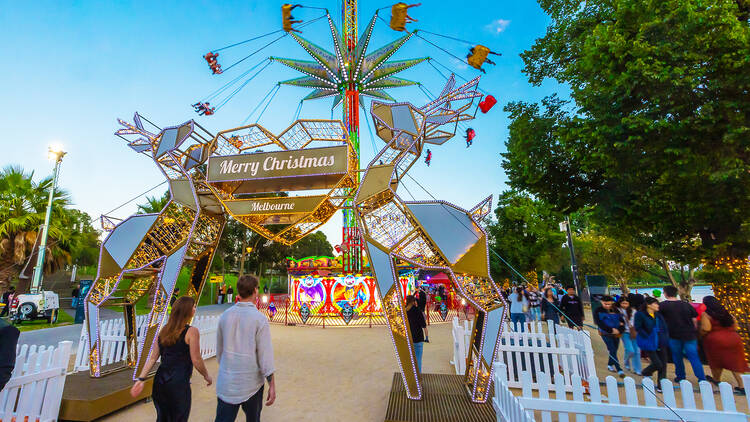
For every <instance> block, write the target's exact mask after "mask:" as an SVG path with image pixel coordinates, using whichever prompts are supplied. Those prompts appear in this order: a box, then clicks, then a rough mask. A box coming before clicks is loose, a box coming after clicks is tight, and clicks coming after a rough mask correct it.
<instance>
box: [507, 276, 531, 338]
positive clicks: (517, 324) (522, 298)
mask: <svg viewBox="0 0 750 422" xmlns="http://www.w3.org/2000/svg"><path fill="white" fill-rule="evenodd" d="M508 303H509V304H510V322H511V325H512V326H513V329H514V331H521V332H524V330H525V327H524V325H525V324H526V311H527V310H528V307H529V301H528V300H527V299H526V294H524V291H523V288H522V287H516V291H515V292H514V293H511V294H510V295H508Z"/></svg>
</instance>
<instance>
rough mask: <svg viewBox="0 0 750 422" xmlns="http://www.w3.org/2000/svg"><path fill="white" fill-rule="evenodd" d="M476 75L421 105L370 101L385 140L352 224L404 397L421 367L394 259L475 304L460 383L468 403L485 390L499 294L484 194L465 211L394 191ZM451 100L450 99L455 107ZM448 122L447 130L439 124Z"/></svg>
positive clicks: (437, 140) (468, 95) (462, 106)
mask: <svg viewBox="0 0 750 422" xmlns="http://www.w3.org/2000/svg"><path fill="white" fill-rule="evenodd" d="M477 83H478V79H475V80H473V81H470V82H468V83H466V84H464V85H462V86H460V87H458V88H455V89H454V86H453V85H454V82H453V78H451V79H450V80H449V83H448V85H446V87H445V89H444V90H443V92H442V93H441V94H440V96H439V97H438V99H436V100H435V101H433V102H431V103H429V104H427V105H425V106H424V107H421V108H416V107H414V106H413V105H411V104H409V103H396V104H393V103H380V102H373V105H372V109H371V114H372V117H373V121H374V123H375V127H376V130H377V133H378V136H380V137H381V138H382V139H383V140H384V141H385V142H386V144H387V145H386V146H385V147H384V148H383V149H382V150H381V151H380V152H379V153H378V154H377V155H376V156H375V158H374V159H373V160H372V162H371V163H370V165H369V166H368V167H367V169H366V172H365V175H364V177H363V179H362V182H361V185H360V187H359V190H358V192H357V195H356V197H355V201H354V202H355V207H356V212H357V217H358V222H359V224H360V227H361V229H362V233H363V236H364V240H365V245H366V247H367V252H368V256H369V258H370V263H371V265H372V268H373V271H374V273H375V277H376V279H377V282H378V288H379V290H380V293H381V297H382V303H383V310H384V313H385V315H386V318H387V321H388V325H389V328H390V331H391V338H392V340H393V343H394V346H395V348H396V357H397V360H398V363H399V366H400V368H401V374H402V376H403V382H404V386H405V388H406V391H407V395H408V396H409V398H412V399H421V398H422V386H421V373H420V370H419V368H418V367H417V365H416V364H415V362H414V345H413V344H412V338H411V334H410V330H409V322H408V319H407V318H406V317H405V316H406V313H405V309H404V306H403V304H404V298H403V297H401V293H400V289H399V288H398V287H397V283H396V280H398V274H397V272H396V268H397V262H398V261H399V260H400V261H405V262H409V263H410V264H412V265H414V266H416V267H419V268H423V269H428V270H440V271H443V272H444V273H445V274H447V275H448V277H449V278H450V279H451V282H452V284H453V286H454V288H455V289H456V291H457V292H459V294H460V295H461V296H463V297H464V298H465V299H466V300H467V301H468V302H469V303H471V304H472V305H473V306H474V308H475V309H476V311H477V313H476V316H475V318H474V325H473V331H472V339H471V349H470V352H469V362H468V364H467V370H466V374H465V383H466V385H467V386H468V389H469V392H470V394H471V399H472V400H473V401H476V402H485V401H486V400H487V398H488V395H489V387H490V383H491V379H492V378H491V373H492V362H493V361H494V359H495V353H496V346H497V342H498V339H499V338H500V331H501V326H502V321H503V319H504V316H505V315H504V310H505V307H504V306H503V305H504V300H503V298H502V296H501V295H500V290H499V289H498V287H497V286H496V285H495V283H494V282H493V281H492V278H491V277H490V274H489V256H488V248H487V234H486V233H485V232H484V230H483V229H482V227H481V226H480V225H479V222H480V220H481V219H482V218H484V217H485V216H486V215H487V214H488V213H489V211H490V198H487V199H485V200H484V201H482V202H481V203H480V204H479V205H478V206H477V207H475V208H474V209H472V210H471V211H466V210H463V209H461V208H459V207H457V206H455V205H453V204H450V203H448V202H444V201H420V202H407V201H404V200H402V199H401V198H400V197H399V196H398V194H397V193H396V190H397V188H398V184H399V182H400V180H401V178H403V177H404V175H405V174H406V172H407V171H408V170H409V169H410V168H411V166H412V165H413V164H414V162H415V161H416V160H418V159H419V157H420V156H421V154H422V150H423V147H424V144H425V143H432V144H443V143H444V142H446V141H448V140H449V139H450V138H451V137H453V136H454V135H455V127H456V125H457V124H458V122H460V121H464V120H470V119H472V118H473V116H472V115H470V114H466V113H464V112H465V111H467V110H468V109H469V108H470V106H471V105H472V103H473V99H474V98H477V97H480V96H481V95H480V94H478V93H477V91H476V90H475V87H476V84H477ZM451 103H453V104H454V105H455V104H458V107H457V108H456V109H452V108H451ZM448 125H452V127H453V131H452V132H448V131H445V130H442V129H441V128H443V127H446V126H448Z"/></svg>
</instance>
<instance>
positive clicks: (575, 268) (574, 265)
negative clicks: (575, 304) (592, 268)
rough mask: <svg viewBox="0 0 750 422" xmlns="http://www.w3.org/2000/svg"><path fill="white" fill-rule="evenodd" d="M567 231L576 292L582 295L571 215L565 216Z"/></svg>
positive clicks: (579, 295)
mask: <svg viewBox="0 0 750 422" xmlns="http://www.w3.org/2000/svg"><path fill="white" fill-rule="evenodd" d="M565 231H566V232H567V233H568V249H569V250H570V269H571V271H573V284H575V288H576V294H577V295H578V297H581V291H580V290H578V286H579V284H578V263H576V252H575V250H574V249H573V235H572V234H571V231H570V216H569V215H566V216H565Z"/></svg>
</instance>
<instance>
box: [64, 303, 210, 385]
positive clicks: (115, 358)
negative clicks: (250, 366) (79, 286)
mask: <svg viewBox="0 0 750 422" xmlns="http://www.w3.org/2000/svg"><path fill="white" fill-rule="evenodd" d="M147 323H148V315H139V316H137V317H136V319H135V324H136V330H137V331H136V333H137V336H138V341H139V342H141V341H143V337H144V336H145V335H146V330H145V327H146V324H147ZM192 325H193V326H195V327H197V328H198V330H199V331H200V334H201V355H202V356H203V358H204V359H207V358H210V357H213V356H216V329H217V327H218V325H219V315H209V316H197V317H195V318H194V319H193V323H192ZM99 327H100V330H101V333H102V335H101V342H102V343H101V350H102V354H101V356H102V363H101V364H102V366H105V365H111V364H113V363H119V362H122V361H124V360H126V359H127V347H126V344H125V342H126V339H125V321H124V320H123V319H122V318H115V319H108V320H103V321H101V322H100V323H99ZM74 370H75V371H76V372H77V371H88V370H89V337H88V331H87V330H86V326H85V325H84V326H82V327H81V337H80V340H79V342H78V351H77V352H76V363H75V369H74Z"/></svg>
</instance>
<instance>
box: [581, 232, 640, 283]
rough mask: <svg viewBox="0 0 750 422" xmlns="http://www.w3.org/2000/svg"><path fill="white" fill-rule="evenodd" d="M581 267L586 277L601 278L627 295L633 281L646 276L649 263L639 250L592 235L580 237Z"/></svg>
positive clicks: (594, 233)
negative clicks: (601, 276) (610, 282)
mask: <svg viewBox="0 0 750 422" xmlns="http://www.w3.org/2000/svg"><path fill="white" fill-rule="evenodd" d="M576 240H577V242H576V245H575V247H576V252H577V257H578V267H579V269H580V271H581V272H582V273H584V274H600V275H605V276H607V277H608V278H609V279H610V280H614V281H615V282H616V283H617V284H618V285H619V286H620V287H621V288H622V289H623V291H626V289H627V285H628V284H629V283H630V281H631V280H633V279H635V278H638V277H641V276H643V274H644V267H645V266H646V260H645V258H644V256H643V253H642V252H641V251H639V250H638V248H637V246H635V245H632V244H628V243H625V242H622V241H620V240H616V239H613V238H611V237H608V236H605V235H602V234H599V233H596V232H593V231H589V232H586V233H583V234H581V235H579V236H578V237H577V239H576Z"/></svg>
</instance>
